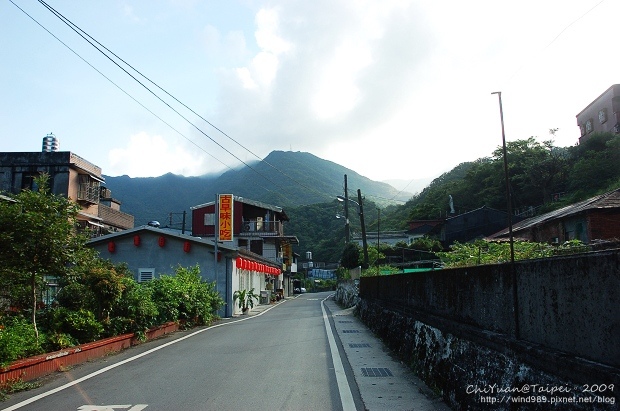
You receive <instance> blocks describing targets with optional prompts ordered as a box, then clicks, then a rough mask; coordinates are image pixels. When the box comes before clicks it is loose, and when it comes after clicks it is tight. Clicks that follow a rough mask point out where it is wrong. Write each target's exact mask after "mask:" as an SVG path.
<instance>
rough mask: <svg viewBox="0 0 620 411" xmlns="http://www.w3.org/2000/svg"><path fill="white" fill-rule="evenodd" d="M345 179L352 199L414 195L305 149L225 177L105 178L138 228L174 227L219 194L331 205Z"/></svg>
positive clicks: (275, 153) (272, 201) (285, 204)
mask: <svg viewBox="0 0 620 411" xmlns="http://www.w3.org/2000/svg"><path fill="white" fill-rule="evenodd" d="M344 175H347V181H348V188H349V193H350V195H353V193H354V192H356V191H357V189H360V191H361V192H362V194H363V195H364V196H367V197H370V198H372V199H373V201H374V202H375V203H377V204H389V203H392V204H393V203H396V202H401V201H407V200H408V199H409V198H410V197H411V194H410V193H407V192H401V191H399V190H397V189H396V188H394V187H392V186H391V185H389V184H387V183H383V182H379V181H373V180H371V179H369V178H367V177H364V176H362V175H360V174H359V173H357V172H355V171H353V170H351V169H348V168H346V167H344V166H341V165H339V164H337V163H334V162H332V161H329V160H324V159H321V158H319V157H317V156H315V155H313V154H311V153H307V152H300V151H297V152H293V151H277V150H276V151H272V152H271V153H269V155H267V157H265V158H264V159H263V160H262V161H256V162H254V163H248V166H245V167H241V168H239V169H232V170H227V171H225V172H223V173H222V174H220V175H217V174H206V175H203V176H192V177H185V176H180V175H177V174H173V173H166V174H163V175H161V176H159V177H135V178H132V177H129V176H126V175H124V176H118V177H111V176H105V180H106V186H107V187H108V188H109V189H110V190H111V191H112V194H113V196H114V197H115V198H118V199H119V200H120V201H121V203H122V211H124V212H126V213H129V214H132V215H134V218H135V224H136V225H142V224H146V223H147V222H148V221H151V220H158V221H161V220H164V221H165V222H168V223H171V222H172V221H171V220H173V219H172V216H173V215H176V214H181V213H183V211H189V209H190V207H192V206H194V205H198V204H203V203H206V202H210V201H214V200H215V196H216V194H218V193H232V194H235V195H238V196H242V197H246V198H251V199H253V200H257V201H262V202H265V203H268V204H273V205H277V206H281V207H298V206H302V205H309V204H316V203H324V202H329V201H332V200H334V199H335V198H336V196H338V195H342V194H343V192H344V191H343V190H344ZM171 213H172V214H171ZM162 222H163V221H162Z"/></svg>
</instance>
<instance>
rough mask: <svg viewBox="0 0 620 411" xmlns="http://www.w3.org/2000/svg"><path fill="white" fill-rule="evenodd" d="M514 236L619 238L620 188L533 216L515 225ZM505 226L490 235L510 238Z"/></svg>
mask: <svg viewBox="0 0 620 411" xmlns="http://www.w3.org/2000/svg"><path fill="white" fill-rule="evenodd" d="M512 231H513V236H514V237H515V238H519V239H523V240H526V241H535V242H545V243H547V242H548V243H563V242H564V241H568V240H580V241H582V242H584V243H590V242H592V241H594V240H612V239H618V238H620V188H618V189H616V190H614V191H610V192H608V193H605V194H602V195H598V196H596V197H592V198H589V199H587V200H584V201H580V202H578V203H575V204H571V205H568V206H566V207H563V208H560V209H558V210H555V211H551V212H549V213H545V214H542V215H539V216H536V217H531V218H528V219H526V220H523V221H521V222H519V223H516V224H514V225H513V228H512ZM508 236H509V233H508V229H507V228H506V229H503V230H501V231H499V232H497V233H495V234H493V235H491V236H489V237H488V238H489V239H499V238H508Z"/></svg>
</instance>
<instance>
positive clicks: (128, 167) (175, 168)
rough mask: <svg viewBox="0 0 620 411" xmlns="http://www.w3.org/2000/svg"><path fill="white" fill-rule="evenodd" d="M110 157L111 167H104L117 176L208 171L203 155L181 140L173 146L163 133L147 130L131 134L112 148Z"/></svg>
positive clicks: (147, 175) (189, 174) (191, 174)
mask: <svg viewBox="0 0 620 411" xmlns="http://www.w3.org/2000/svg"><path fill="white" fill-rule="evenodd" d="M108 159H109V162H110V166H111V167H110V170H103V171H104V174H107V175H114V176H115V175H125V174H126V175H128V176H130V177H149V176H158V175H162V174H165V173H168V172H170V173H174V174H182V175H186V176H193V175H202V174H204V171H205V170H204V164H203V158H202V156H199V155H197V154H196V153H195V152H190V151H188V150H186V149H185V148H184V147H183V145H182V144H179V145H177V146H175V147H170V145H169V144H168V142H167V141H166V139H164V138H163V137H162V136H160V135H149V134H147V133H146V132H144V131H142V132H140V133H138V134H134V135H132V136H130V137H129V140H128V141H127V145H126V146H125V147H123V148H114V149H111V150H110V152H109V153H108Z"/></svg>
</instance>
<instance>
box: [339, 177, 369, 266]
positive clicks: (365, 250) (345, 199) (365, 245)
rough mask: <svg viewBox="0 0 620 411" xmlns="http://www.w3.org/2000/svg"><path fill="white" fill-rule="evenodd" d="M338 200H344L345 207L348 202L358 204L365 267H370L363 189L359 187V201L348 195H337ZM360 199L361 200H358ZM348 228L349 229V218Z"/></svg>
mask: <svg viewBox="0 0 620 411" xmlns="http://www.w3.org/2000/svg"><path fill="white" fill-rule="evenodd" d="M336 198H337V199H338V201H344V202H345V207H346V202H351V203H353V204H355V205H356V207H357V213H358V215H359V216H360V224H361V226H362V245H363V250H364V268H368V243H367V242H366V224H364V205H363V202H362V191H361V190H360V189H359V188H358V189H357V201H354V200H351V199H350V198H348V197H343V196H337V197H336ZM358 201H359V202H358ZM347 229H348V219H347Z"/></svg>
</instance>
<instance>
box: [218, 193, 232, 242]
mask: <svg viewBox="0 0 620 411" xmlns="http://www.w3.org/2000/svg"><path fill="white" fill-rule="evenodd" d="M233 202H234V200H233V195H232V194H220V195H219V196H218V206H219V218H218V226H219V234H218V240H219V241H233Z"/></svg>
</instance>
